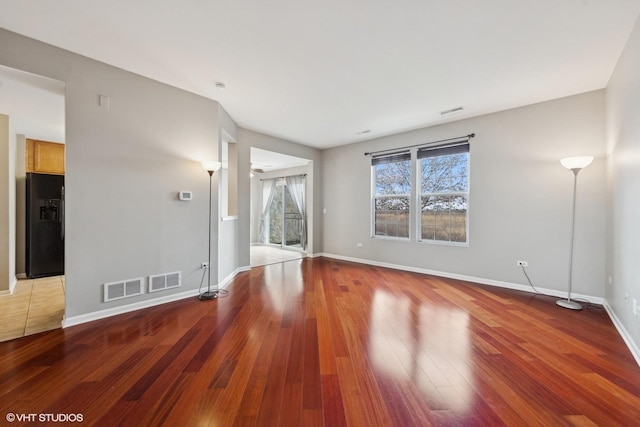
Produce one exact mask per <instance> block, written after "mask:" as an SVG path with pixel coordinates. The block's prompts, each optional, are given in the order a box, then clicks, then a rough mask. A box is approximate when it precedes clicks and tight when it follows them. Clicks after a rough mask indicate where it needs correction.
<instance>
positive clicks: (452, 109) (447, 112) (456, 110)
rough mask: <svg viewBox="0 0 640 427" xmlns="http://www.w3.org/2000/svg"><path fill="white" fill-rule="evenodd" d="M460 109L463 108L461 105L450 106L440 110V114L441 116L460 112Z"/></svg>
mask: <svg viewBox="0 0 640 427" xmlns="http://www.w3.org/2000/svg"><path fill="white" fill-rule="evenodd" d="M462 110H464V108H463V107H456V108H451V109H450V110H444V111H440V115H441V116H447V115H449V114H453V113H460V112H461V111H462Z"/></svg>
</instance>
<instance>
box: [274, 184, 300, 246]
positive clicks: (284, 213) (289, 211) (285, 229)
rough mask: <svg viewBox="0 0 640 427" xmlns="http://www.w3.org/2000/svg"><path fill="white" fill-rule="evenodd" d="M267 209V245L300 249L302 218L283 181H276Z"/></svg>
mask: <svg viewBox="0 0 640 427" xmlns="http://www.w3.org/2000/svg"><path fill="white" fill-rule="evenodd" d="M274 191H275V192H274V195H273V201H272V202H271V206H270V207H269V221H268V224H269V232H268V234H267V236H268V238H269V243H271V244H274V245H280V246H282V247H290V248H298V249H302V232H303V229H304V228H303V217H302V214H301V213H300V210H299V209H298V207H297V206H296V203H295V201H294V200H293V198H292V197H291V194H290V192H289V189H288V188H287V185H286V183H285V181H284V180H280V181H278V183H277V184H276V188H275V190H274Z"/></svg>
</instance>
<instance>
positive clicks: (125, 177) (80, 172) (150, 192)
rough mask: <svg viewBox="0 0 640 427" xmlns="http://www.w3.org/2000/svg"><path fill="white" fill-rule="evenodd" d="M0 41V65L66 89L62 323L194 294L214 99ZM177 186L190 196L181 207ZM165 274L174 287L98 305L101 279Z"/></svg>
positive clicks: (7, 37)
mask: <svg viewBox="0 0 640 427" xmlns="http://www.w3.org/2000/svg"><path fill="white" fill-rule="evenodd" d="M0 44H1V45H2V49H1V50H0V64H2V65H6V66H9V67H13V68H17V69H20V70H24V71H28V72H31V73H35V74H39V75H43V76H46V77H49V78H53V79H57V80H60V81H63V82H65V83H66V99H65V108H66V143H67V146H66V150H67V152H66V156H67V157H66V160H67V173H66V187H67V218H66V219H67V227H66V228H67V234H66V237H67V239H66V266H65V267H66V284H67V288H66V291H67V292H66V298H67V301H66V309H67V310H66V315H67V317H76V316H82V315H87V314H90V313H95V312H99V311H101V310H107V309H117V308H118V307H120V306H123V305H128V304H132V303H142V302H149V301H151V300H154V299H158V298H162V297H166V296H168V295H171V294H174V293H180V292H185V291H194V292H195V291H196V290H197V289H198V285H199V283H200V278H201V276H202V270H201V269H200V262H201V261H202V260H203V259H205V258H204V257H206V255H207V246H208V245H207V232H206V230H207V213H208V191H209V177H208V175H207V173H206V172H204V171H203V170H202V168H201V166H200V163H199V162H200V161H201V160H203V159H209V158H211V159H216V158H217V156H218V154H219V144H218V141H219V138H220V130H219V126H218V117H219V105H218V103H217V102H215V101H212V100H209V99H206V98H202V97H199V96H196V95H193V94H190V93H187V92H185V91H182V90H178V89H176V88H173V87H170V86H167V85H164V84H161V83H158V82H155V81H152V80H150V79H146V78H143V77H140V76H138V75H135V74H132V73H129V72H126V71H123V70H121V69H117V68H115V67H111V66H108V65H105V64H102V63H99V62H96V61H93V60H90V59H88V58H85V57H82V56H79V55H75V54H72V53H70V52H67V51H64V50H61V49H58V48H55V47H53V46H50V45H46V44H44V43H40V42H37V41H34V40H32V39H28V38H26V37H23V36H20V35H17V34H15V33H11V32H8V31H5V30H0ZM99 95H107V96H109V99H110V108H108V109H107V108H101V107H100V106H99V105H98V102H97V100H98V96H99ZM180 190H191V191H193V193H194V200H193V201H191V202H181V201H179V200H178V197H177V193H178V191H180ZM213 198H214V200H217V177H216V176H214V194H213ZM217 206H218V205H217V203H214V204H213V218H214V220H213V221H212V230H213V233H212V243H213V244H212V260H215V261H214V262H213V264H214V265H212V271H211V276H212V277H214V278H215V277H217V262H216V261H217V258H218V250H217V249H218V248H217V244H216V243H217V238H218V235H217V234H218V221H217ZM203 230H204V232H203ZM173 271H181V272H182V280H183V284H182V288H180V289H175V290H169V291H163V292H158V293H153V294H145V295H142V296H139V297H134V298H129V299H124V300H119V301H114V302H110V303H103V302H102V284H103V283H105V282H111V281H119V280H124V279H128V278H135V277H141V276H142V277H146V276H148V275H150V274H160V273H168V272H173Z"/></svg>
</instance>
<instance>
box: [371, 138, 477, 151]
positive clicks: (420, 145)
mask: <svg viewBox="0 0 640 427" xmlns="http://www.w3.org/2000/svg"><path fill="white" fill-rule="evenodd" d="M474 136H476V134H475V133H470V134H469V135H463V136H458V137H456V138H447V139H441V140H439V141H431V142H423V143H421V144H415V145H407V146H406V147H398V148H389V149H388V150H378V151H371V152H369V153H364V155H365V156H369V155H371V154H378V153H386V152H387V151H399V150H405V149H407V148H414V147H422V146H423V145H429V144H436V143H438V142H447V141H455V140H456V139H464V138H466V139H467V141H468V140H470V139H471V138H473V137H474Z"/></svg>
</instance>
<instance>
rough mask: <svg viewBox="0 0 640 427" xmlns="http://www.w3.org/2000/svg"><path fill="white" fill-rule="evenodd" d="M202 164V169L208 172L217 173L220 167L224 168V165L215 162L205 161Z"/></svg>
mask: <svg viewBox="0 0 640 427" xmlns="http://www.w3.org/2000/svg"><path fill="white" fill-rule="evenodd" d="M201 164H202V169H204V170H206V171H207V172H215V171H217V170H218V169H220V166H222V163H220V162H217V161H215V160H205V161H204V162H202V163H201Z"/></svg>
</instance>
